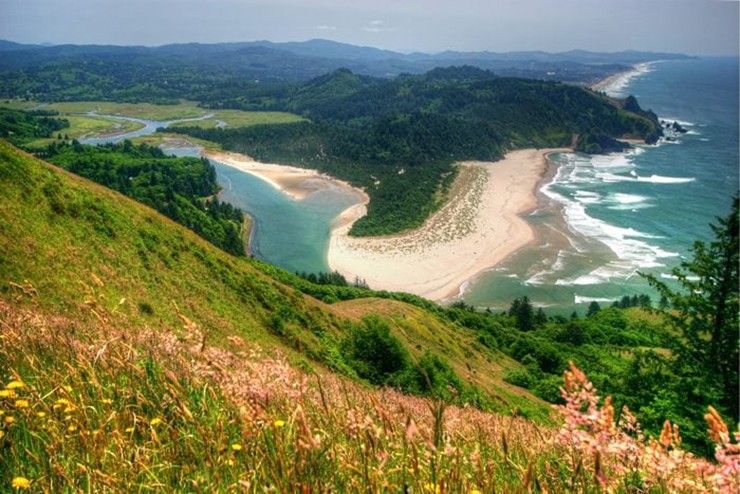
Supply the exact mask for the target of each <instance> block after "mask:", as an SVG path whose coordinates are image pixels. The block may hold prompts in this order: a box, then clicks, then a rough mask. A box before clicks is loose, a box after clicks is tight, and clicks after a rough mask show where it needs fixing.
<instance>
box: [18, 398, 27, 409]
mask: <svg viewBox="0 0 740 494" xmlns="http://www.w3.org/2000/svg"><path fill="white" fill-rule="evenodd" d="M15 407H16V408H28V400H15Z"/></svg>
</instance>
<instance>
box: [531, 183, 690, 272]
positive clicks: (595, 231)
mask: <svg viewBox="0 0 740 494" xmlns="http://www.w3.org/2000/svg"><path fill="white" fill-rule="evenodd" d="M602 175H604V174H602ZM613 176H614V177H618V179H619V180H629V181H634V182H636V181H637V179H635V178H630V177H624V176H621V175H613ZM664 178H665V177H664ZM658 180H660V179H658ZM543 193H544V194H545V195H547V196H548V197H549V198H550V199H552V200H554V201H556V202H558V203H560V204H562V205H563V216H564V218H565V221H566V223H567V225H568V228H569V229H570V230H571V231H573V232H575V233H576V234H577V235H569V236H568V239H569V241H570V243H571V245H572V246H573V247H574V248H575V249H576V250H577V251H578V252H579V253H583V252H584V251H587V250H588V246H587V245H580V242H578V241H577V240H576V239H577V238H582V237H585V238H588V239H592V240H596V241H598V242H600V243H602V244H604V245H606V246H607V247H608V248H609V249H610V250H611V251H612V252H613V253H614V254H615V256H616V257H617V260H615V261H612V262H610V263H608V264H607V265H605V266H601V267H599V268H597V269H595V270H593V271H592V272H590V273H588V274H586V275H581V276H578V277H576V278H569V279H559V280H557V281H556V283H555V284H556V285H595V284H601V283H607V282H609V281H611V280H613V279H615V278H616V279H627V278H629V277H631V276H633V275H634V274H635V272H636V270H638V269H648V268H660V267H664V266H665V264H664V263H663V262H662V259H664V258H671V257H676V256H678V254H677V253H675V252H668V251H666V250H664V249H662V248H661V247H660V246H657V245H653V244H652V243H649V242H650V240H652V239H658V238H660V237H658V236H655V235H651V234H648V233H645V232H641V231H638V230H636V229H634V228H631V227H626V228H625V227H620V226H616V225H613V224H610V223H607V222H606V221H603V220H601V219H597V218H594V217H593V216H591V215H589V214H588V212H587V210H586V206H587V204H586V203H587V202H588V201H592V200H593V199H595V195H594V194H592V193H588V191H581V193H580V195H575V196H574V197H573V198H570V197H567V196H565V195H563V194H560V193H558V192H557V191H556V190H555V188H554V187H553V186H546V187H544V188H543ZM584 199H585V201H584ZM602 201H603V202H607V203H608V202H611V203H612V207H615V208H617V207H619V208H625V209H638V208H640V207H651V206H650V204H649V198H648V197H646V196H643V195H638V194H627V193H619V192H617V193H610V194H608V195H607V196H606V199H603V198H602ZM607 206H608V204H607ZM541 276H542V273H538V275H535V277H533V278H534V279H530V280H528V281H532V282H537V281H538V280H539V278H541Z"/></svg>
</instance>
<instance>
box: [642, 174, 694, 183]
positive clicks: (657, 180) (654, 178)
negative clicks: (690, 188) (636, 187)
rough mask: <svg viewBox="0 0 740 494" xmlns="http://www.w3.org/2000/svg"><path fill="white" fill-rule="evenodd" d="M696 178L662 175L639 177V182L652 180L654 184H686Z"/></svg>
mask: <svg viewBox="0 0 740 494" xmlns="http://www.w3.org/2000/svg"><path fill="white" fill-rule="evenodd" d="M695 180H696V179H695V178H693V177H662V176H660V175H651V176H649V177H637V181H638V182H650V183H653V184H686V183H689V182H693V181H695Z"/></svg>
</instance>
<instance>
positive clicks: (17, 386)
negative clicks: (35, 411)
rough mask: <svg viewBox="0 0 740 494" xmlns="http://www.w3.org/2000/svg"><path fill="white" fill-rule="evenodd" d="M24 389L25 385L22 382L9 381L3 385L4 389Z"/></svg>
mask: <svg viewBox="0 0 740 494" xmlns="http://www.w3.org/2000/svg"><path fill="white" fill-rule="evenodd" d="M25 387H26V383H24V382H23V381H10V382H9V383H8V384H6V385H5V389H22V388H25Z"/></svg>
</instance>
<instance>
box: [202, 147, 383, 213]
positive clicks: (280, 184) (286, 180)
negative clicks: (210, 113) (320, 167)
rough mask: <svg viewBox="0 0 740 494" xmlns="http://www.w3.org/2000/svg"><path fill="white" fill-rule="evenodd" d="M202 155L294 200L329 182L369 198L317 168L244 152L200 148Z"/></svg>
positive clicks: (300, 199) (327, 184)
mask: <svg viewBox="0 0 740 494" xmlns="http://www.w3.org/2000/svg"><path fill="white" fill-rule="evenodd" d="M201 156H203V157H204V158H208V159H212V160H215V161H218V162H219V163H221V164H223V165H226V166H230V167H232V168H236V169H237V170H240V171H243V172H245V173H249V174H251V175H254V176H255V177H258V178H260V179H262V180H264V181H266V182H267V183H269V184H270V185H272V186H273V187H275V188H276V189H278V190H279V191H281V192H283V193H284V194H286V195H288V196H289V197H291V198H292V199H293V200H296V201H302V200H304V199H306V198H307V197H308V196H310V195H311V194H313V193H314V192H318V191H320V190H323V189H326V188H327V187H329V186H330V185H336V186H339V187H342V188H344V189H346V190H348V191H352V192H353V193H354V194H356V195H357V196H358V202H362V203H363V204H367V202H368V201H369V197H368V196H367V194H365V192H364V191H363V190H361V189H358V188H357V187H353V186H352V185H350V184H349V183H348V182H345V181H343V180H339V179H336V178H333V177H330V176H328V175H324V174H322V173H320V172H319V171H317V170H311V169H307V168H298V167H295V166H289V165H277V164H272V163H260V162H258V161H255V160H253V159H252V158H250V157H248V156H246V155H243V154H238V153H233V152H228V151H219V150H214V149H207V148H206V149H203V151H202V152H201Z"/></svg>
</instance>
